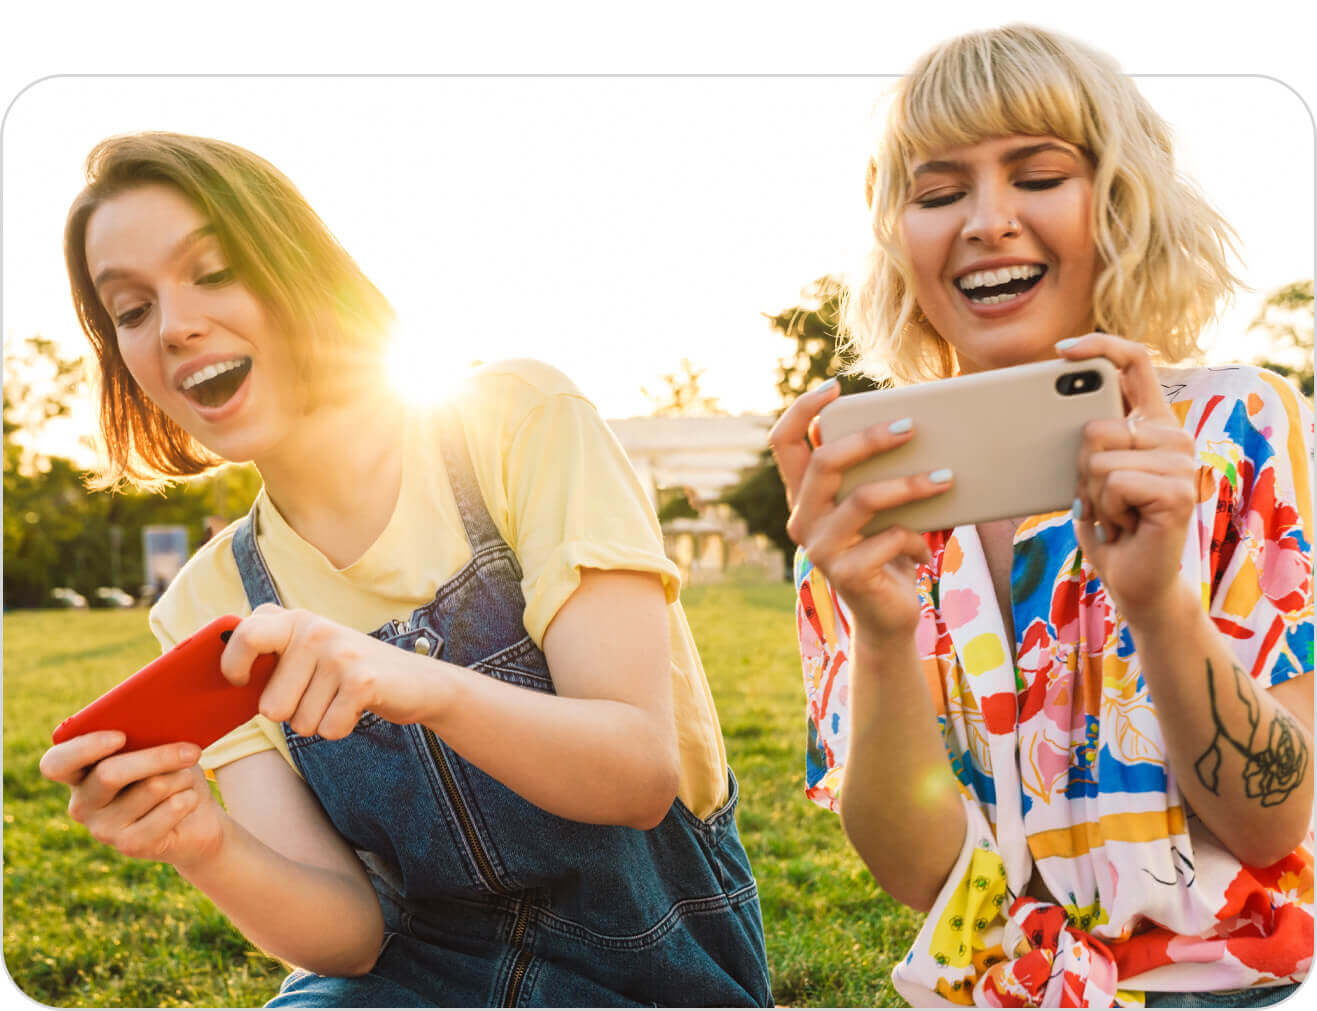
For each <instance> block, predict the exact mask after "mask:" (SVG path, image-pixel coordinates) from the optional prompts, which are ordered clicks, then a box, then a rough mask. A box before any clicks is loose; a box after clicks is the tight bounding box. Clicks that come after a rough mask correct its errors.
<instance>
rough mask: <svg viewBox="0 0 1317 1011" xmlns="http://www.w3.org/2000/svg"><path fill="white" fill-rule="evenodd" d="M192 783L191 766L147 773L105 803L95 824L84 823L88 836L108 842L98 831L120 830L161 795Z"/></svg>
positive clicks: (161, 798) (168, 793) (155, 802)
mask: <svg viewBox="0 0 1317 1011" xmlns="http://www.w3.org/2000/svg"><path fill="white" fill-rule="evenodd" d="M192 783H193V778H192V769H191V768H187V769H179V770H177V771H175V772H169V773H163V774H161V775H158V776H148V777H147V778H146V779H143V780H140V781H139V782H136V783H133V784H132V785H131V786H129V787H128V788H127V789H126V790H124V791H123V792H122V793H121V794H120V795H119V796H118V797H116V798H115V799H114V800H113V801H112V802H111V803H109V804H108V805H106V807H105V808H103V809H102V814H101V816H100V817H99V818H98V819H97V826H96V827H93V826H92V825H91V824H88V826H87V827H88V828H89V829H92V835H93V836H95V837H96V838H97V839H98V840H100V841H101V842H109V840H108V839H103V838H101V834H102V833H106V832H109V833H117V832H120V831H122V830H123V829H124V828H126V827H127V826H129V825H131V824H132V823H133V822H135V821H137V820H138V819H139V818H141V817H142V816H143V815H145V814H146V813H147V812H148V811H150V810H151V809H152V808H154V807H155V806H156V805H157V804H159V803H160V802H161V801H163V800H164V799H165V798H167V797H172V796H173V795H174V794H176V793H178V792H179V791H180V790H186V789H188V788H189V787H190V786H191V785H192Z"/></svg>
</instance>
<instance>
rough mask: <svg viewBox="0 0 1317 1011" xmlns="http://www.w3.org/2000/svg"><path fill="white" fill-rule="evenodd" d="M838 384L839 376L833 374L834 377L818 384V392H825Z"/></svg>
mask: <svg viewBox="0 0 1317 1011" xmlns="http://www.w3.org/2000/svg"><path fill="white" fill-rule="evenodd" d="M836 385H837V377H836V376H833V377H832V378H831V379H829V380H828V381H827V382H826V383H819V385H818V392H820V393H823V392H825V391H826V390H830V389H832V388H833V387H834V386H836Z"/></svg>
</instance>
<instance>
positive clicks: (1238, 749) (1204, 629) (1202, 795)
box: [1130, 587, 1312, 866]
mask: <svg viewBox="0 0 1317 1011" xmlns="http://www.w3.org/2000/svg"><path fill="white" fill-rule="evenodd" d="M1130 632H1131V634H1132V636H1133V638H1134V643H1135V647H1136V649H1137V651H1138V656H1139V659H1140V661H1141V663H1142V665H1143V672H1144V678H1145V680H1146V682H1147V685H1148V692H1149V695H1150V696H1151V697H1152V700H1153V703H1154V704H1155V705H1156V707H1157V715H1158V719H1159V720H1160V722H1161V726H1162V732H1163V734H1164V736H1165V741H1166V749H1167V757H1168V760H1169V762H1170V766H1171V769H1172V770H1173V772H1174V773H1175V778H1176V782H1177V783H1178V784H1179V786H1180V790H1181V792H1182V793H1183V795H1184V797H1185V799H1186V801H1187V802H1188V803H1189V805H1190V806H1191V807H1192V808H1193V810H1194V812H1196V813H1197V815H1198V816H1199V818H1201V819H1202V821H1203V822H1204V823H1205V824H1206V825H1207V827H1208V828H1210V829H1211V830H1212V832H1213V833H1214V834H1215V835H1216V836H1217V837H1218V838H1219V839H1220V840H1221V841H1222V843H1224V844H1225V846H1226V848H1227V849H1229V850H1230V852H1231V853H1233V854H1234V855H1235V856H1236V857H1238V858H1239V859H1240V860H1241V861H1242V862H1244V863H1247V864H1250V865H1254V866H1266V865H1268V864H1271V863H1274V862H1275V861H1276V860H1279V859H1280V858H1281V857H1283V856H1285V855H1286V854H1288V853H1290V852H1291V851H1293V849H1294V848H1295V846H1297V845H1298V844H1299V842H1300V841H1301V840H1302V839H1303V837H1304V834H1305V833H1306V831H1307V829H1308V824H1309V819H1310V816H1311V811H1312V768H1311V765H1312V763H1311V761H1310V754H1311V751H1312V734H1311V732H1310V731H1308V730H1306V729H1304V727H1303V726H1302V725H1301V724H1300V723H1299V721H1297V720H1296V719H1295V718H1294V716H1293V715H1292V714H1291V713H1290V712H1289V711H1288V710H1287V709H1286V708H1285V707H1284V706H1283V705H1282V704H1281V703H1280V702H1279V701H1278V700H1277V699H1276V698H1274V697H1273V696H1272V694H1271V693H1270V692H1269V691H1267V686H1265V685H1262V684H1259V683H1257V682H1256V681H1254V679H1253V678H1252V677H1251V676H1250V675H1249V672H1247V671H1245V670H1242V669H1241V668H1240V667H1239V665H1238V663H1237V662H1236V660H1235V658H1234V656H1233V655H1232V653H1231V652H1230V650H1229V648H1228V646H1227V644H1226V642H1225V641H1224V639H1223V638H1222V636H1221V633H1220V632H1219V631H1218V630H1217V629H1216V627H1215V625H1214V624H1213V623H1212V621H1211V619H1210V618H1209V617H1208V616H1207V615H1206V614H1205V613H1204V611H1203V609H1202V606H1201V603H1200V602H1199V601H1197V600H1195V599H1194V597H1193V594H1192V592H1191V591H1190V590H1189V589H1188V588H1187V587H1185V588H1183V589H1181V590H1178V591H1177V593H1176V594H1175V596H1174V598H1173V600H1172V601H1171V602H1170V603H1169V604H1168V605H1167V606H1166V607H1164V608H1162V609H1159V611H1158V613H1155V614H1148V615H1143V616H1140V619H1134V618H1131V619H1130Z"/></svg>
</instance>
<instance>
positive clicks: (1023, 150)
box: [911, 140, 1075, 178]
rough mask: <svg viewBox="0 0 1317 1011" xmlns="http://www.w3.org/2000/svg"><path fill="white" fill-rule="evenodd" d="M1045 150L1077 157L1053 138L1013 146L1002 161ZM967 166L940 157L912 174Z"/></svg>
mask: <svg viewBox="0 0 1317 1011" xmlns="http://www.w3.org/2000/svg"><path fill="white" fill-rule="evenodd" d="M1044 151H1060V152H1061V153H1062V154H1067V155H1069V156H1070V157H1071V158H1073V157H1075V153H1074V151H1072V150H1071V149H1070V148H1068V147H1066V146H1065V145H1063V144H1058V143H1056V141H1053V140H1045V141H1042V142H1041V143H1038V144H1025V145H1023V146H1022V147H1016V148H1012V149H1011V150H1009V151H1007V152H1006V153H1005V154H1004V155H1002V156H1001V163H1002V164H1003V165H1014V164H1015V163H1016V162H1021V161H1024V160H1025V159H1027V158H1032V157H1033V156H1034V155H1036V154H1042V153H1043V152H1044ZM966 167H967V165H966V163H965V162H963V161H949V160H946V159H938V160H935V161H926V162H924V163H923V164H922V165H920V166H918V167H917V168H916V169H915V170H914V172H913V173H911V174H912V175H913V176H914V177H915V178H918V177H919V176H921V175H925V174H926V173H929V172H958V171H962V170H964V169H965V168H966Z"/></svg>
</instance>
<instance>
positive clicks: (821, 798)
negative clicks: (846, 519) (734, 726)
mask: <svg viewBox="0 0 1317 1011" xmlns="http://www.w3.org/2000/svg"><path fill="white" fill-rule="evenodd" d="M794 572H795V583H796V638H797V640H798V642H799V644H800V664H801V674H802V675H803V676H804V679H805V733H806V740H807V743H806V746H805V796H807V797H808V798H809V799H810V800H812V801H814V803H816V804H818V805H819V806H820V807H825V808H827V809H828V810H830V811H834V812H836V811H839V810H840V807H839V805H840V803H841V780H842V773H843V771H844V769H845V765H846V753H847V750H848V748H849V744H850V739H849V738H850V720H849V718H848V716H847V711H846V706H847V704H848V701H849V700H848V696H849V694H850V684H849V682H850V658H849V652H850V616H849V615H848V614H847V612H846V608H845V605H844V604H843V603H842V602H841V599H840V598H839V597H838V596H837V595H836V593H834V592H833V589H832V587H831V586H830V585H829V584H828V581H827V579H826V578H825V577H824V575H823V573H822V572H820V571H819V570H818V569H816V568H814V566H813V564H812V563H811V562H810V560H809V557H808V556H807V555H806V554H805V552H804V549H797V551H796V559H795V566H794Z"/></svg>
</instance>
